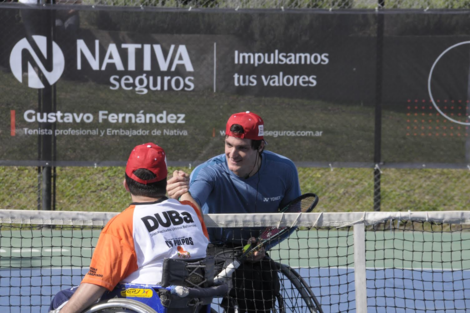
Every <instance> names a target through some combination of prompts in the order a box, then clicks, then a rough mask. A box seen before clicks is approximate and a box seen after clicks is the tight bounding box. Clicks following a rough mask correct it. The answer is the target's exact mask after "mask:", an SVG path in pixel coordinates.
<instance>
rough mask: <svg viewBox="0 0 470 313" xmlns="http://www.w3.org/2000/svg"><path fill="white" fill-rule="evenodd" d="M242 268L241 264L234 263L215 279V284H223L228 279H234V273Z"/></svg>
mask: <svg viewBox="0 0 470 313" xmlns="http://www.w3.org/2000/svg"><path fill="white" fill-rule="evenodd" d="M239 266H240V262H238V261H237V260H235V261H233V262H232V263H230V264H229V265H227V267H226V268H225V269H223V270H222V272H220V273H219V274H218V275H217V276H216V277H214V284H216V285H217V284H222V283H223V282H224V281H225V280H226V279H227V278H230V277H232V274H233V272H235V270H236V269H237V268H238V267H239Z"/></svg>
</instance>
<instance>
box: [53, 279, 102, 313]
mask: <svg viewBox="0 0 470 313" xmlns="http://www.w3.org/2000/svg"><path fill="white" fill-rule="evenodd" d="M105 291H106V288H104V287H101V286H98V285H93V284H81V285H80V286H79V287H78V289H77V291H75V293H74V294H73V296H72V298H70V300H69V302H67V304H66V305H65V306H64V307H63V308H62V310H60V313H80V312H82V311H83V310H85V309H86V308H87V307H89V306H90V305H92V304H93V303H95V302H96V300H98V299H99V298H100V297H101V296H102V295H103V294H104V292H105Z"/></svg>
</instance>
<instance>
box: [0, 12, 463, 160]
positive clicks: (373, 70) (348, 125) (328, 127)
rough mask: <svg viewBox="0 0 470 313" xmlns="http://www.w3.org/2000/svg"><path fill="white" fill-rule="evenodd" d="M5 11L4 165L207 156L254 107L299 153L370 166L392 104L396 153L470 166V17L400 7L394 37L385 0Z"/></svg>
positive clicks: (0, 132) (288, 151)
mask: <svg viewBox="0 0 470 313" xmlns="http://www.w3.org/2000/svg"><path fill="white" fill-rule="evenodd" d="M0 20H1V21H2V22H1V23H2V24H4V26H6V25H8V29H9V30H10V31H9V32H2V34H0V36H1V37H0V40H1V46H0V67H1V69H2V71H0V88H1V90H2V92H1V94H2V97H1V98H0V119H1V120H0V121H1V123H0V147H1V148H0V160H2V161H1V163H2V164H30V165H34V164H44V162H54V163H52V164H56V165H92V164H98V165H106V164H123V163H124V162H125V161H126V159H127V157H128V154H129V151H130V149H131V148H132V147H134V146H135V145H137V144H140V143H145V142H149V141H152V142H155V143H157V144H159V145H161V146H162V147H164V148H165V150H166V151H167V155H168V161H170V163H171V162H173V164H177V163H178V162H179V163H181V164H193V163H194V164H197V163H199V162H203V161H205V160H207V159H208V158H210V157H212V156H214V155H216V154H220V153H223V138H224V126H225V122H226V121H227V119H228V117H229V116H230V115H231V114H232V113H236V112H240V111H247V110H249V111H253V112H256V113H257V114H259V115H261V116H262V117H263V118H264V120H265V138H266V140H267V142H268V149H269V150H271V151H274V152H277V153H280V154H283V155H285V156H287V157H290V158H291V159H293V160H294V161H295V162H297V163H298V164H305V165H313V166H316V165H325V164H326V165H328V164H337V163H343V164H349V165H351V166H361V165H364V164H365V165H370V164H373V163H374V149H375V148H376V147H377V145H376V144H375V140H376V139H377V134H376V131H377V128H376V127H375V121H376V118H377V115H376V112H377V111H376V107H377V106H378V105H380V107H381V108H382V115H381V116H380V115H379V117H380V118H381V121H380V122H381V123H380V125H381V126H380V127H381V131H382V132H381V137H380V139H381V147H382V150H381V157H382V159H381V161H382V162H383V163H385V164H387V163H390V164H415V163H435V164H457V165H458V166H460V165H463V164H467V160H466V155H467V151H466V149H467V148H466V146H467V139H468V137H467V123H468V120H467V117H468V113H467V110H468V107H467V106H468V104H467V102H468V101H467V98H468V96H467V93H468V86H467V85H468V69H469V66H470V63H469V58H470V53H469V52H470V50H469V49H468V48H469V47H470V45H469V44H467V43H465V41H466V40H468V39H466V37H467V36H468V35H465V33H468V29H467V28H469V27H470V21H467V20H468V16H467V15H465V14H460V15H458V14H444V15H439V14H422V13H407V14H398V13H397V14H392V13H390V14H386V15H385V16H384V21H385V30H384V32H383V33H380V32H378V27H377V21H378V14H376V13H375V11H374V12H372V11H357V12H356V11H355V12H348V13H344V12H340V13H334V12H327V11H310V10H306V11H295V12H290V13H288V12H282V11H263V10H261V11H245V12H240V11H238V12H237V11H223V10H217V11H212V10H205V11H196V10H192V11H186V10H185V11H177V10H176V11H168V10H150V9H126V10H124V9H95V8H91V7H79V6H78V7H77V6H75V7H67V6H60V7H58V8H57V7H56V8H54V9H52V8H50V7H45V8H42V9H40V8H38V9H25V8H24V7H20V6H18V5H16V6H15V5H2V6H0ZM379 45H381V46H380V47H381V49H378V47H379ZM446 49H449V50H448V51H447V52H445V51H446ZM378 51H383V53H378ZM377 64H379V66H381V73H382V75H381V76H380V77H377V73H378V67H377ZM379 73H380V72H379ZM430 73H431V74H432V75H430ZM429 76H431V79H430V83H429V86H428V78H429ZM429 90H432V92H431V93H430V92H429ZM377 94H380V95H381V97H380V99H378V97H377ZM459 114H460V115H459ZM469 146H470V145H469ZM469 149H470V148H469ZM49 150H50V151H51V152H50V153H49V152H48V151H49ZM469 153H470V152H469ZM41 162H42V163H41Z"/></svg>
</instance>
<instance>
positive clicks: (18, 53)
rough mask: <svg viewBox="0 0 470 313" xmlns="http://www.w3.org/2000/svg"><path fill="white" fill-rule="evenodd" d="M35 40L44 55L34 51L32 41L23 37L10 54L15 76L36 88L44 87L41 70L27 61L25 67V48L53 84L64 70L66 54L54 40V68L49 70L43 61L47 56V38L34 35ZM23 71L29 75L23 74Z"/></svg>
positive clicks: (30, 86)
mask: <svg viewBox="0 0 470 313" xmlns="http://www.w3.org/2000/svg"><path fill="white" fill-rule="evenodd" d="M32 38H33V40H34V42H35V43H36V45H37V47H38V48H39V51H40V52H41V53H42V56H39V55H37V54H36V52H35V51H34V49H33V47H32V46H31V43H30V42H29V41H28V40H27V39H26V38H23V39H21V40H20V41H18V43H17V44H16V45H15V46H14V47H13V49H12V50H11V54H10V68H11V72H12V73H13V75H14V76H15V78H16V79H17V80H18V81H19V82H20V83H24V81H23V80H25V79H26V80H27V81H28V87H29V88H34V89H42V88H44V87H45V86H44V84H43V82H42V81H41V78H40V77H39V72H38V71H36V69H35V67H34V65H33V64H31V62H29V61H28V62H27V67H28V68H27V69H23V55H25V54H24V53H23V51H24V50H27V52H28V53H29V55H30V56H31V57H32V58H33V60H34V62H35V64H36V65H37V68H38V70H39V71H40V72H41V73H42V74H43V75H44V77H45V79H46V80H47V82H48V83H49V84H50V85H52V84H54V83H55V82H57V81H58V80H59V78H60V76H61V75H62V73H63V72H64V65H65V61H64V54H63V53H62V50H61V49H60V47H59V46H58V45H57V44H56V43H55V42H52V70H51V71H48V70H47V69H46V66H45V65H44V64H43V62H42V61H44V60H46V58H47V38H46V37H45V36H38V35H34V36H32ZM23 73H26V74H27V75H25V76H23Z"/></svg>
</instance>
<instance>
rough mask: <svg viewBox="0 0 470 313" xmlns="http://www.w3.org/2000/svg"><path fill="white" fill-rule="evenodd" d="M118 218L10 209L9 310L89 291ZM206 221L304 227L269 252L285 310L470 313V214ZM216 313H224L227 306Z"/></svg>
mask: <svg viewBox="0 0 470 313" xmlns="http://www.w3.org/2000/svg"><path fill="white" fill-rule="evenodd" d="M115 214H117V213H99V212H94V213H88V212H65V211H62V212H54V211H52V212H50V211H48V212H45V211H24V210H21V211H14V210H12V211H9V210H0V224H1V237H0V309H1V310H4V311H5V312H47V311H48V306H49V304H50V301H51V298H52V296H53V295H54V294H55V293H57V292H58V291H59V290H61V289H65V288H69V287H71V286H74V285H78V284H79V283H80V281H81V279H82V277H83V275H84V274H85V273H86V272H87V271H88V265H89V262H90V258H91V255H92V253H93V249H94V247H95V245H96V242H97V240H98V236H99V233H100V231H101V229H102V227H103V226H104V225H105V224H106V222H107V221H108V220H109V219H110V218H111V217H112V216H114V215H115ZM205 221H206V224H207V226H208V227H209V228H223V229H226V228H243V229H246V230H248V229H251V230H254V229H260V228H263V227H267V226H287V227H293V226H294V227H296V230H295V231H294V232H293V233H292V234H291V236H290V237H289V238H288V239H286V240H284V241H282V242H281V243H280V244H278V245H276V246H274V247H273V248H272V249H271V250H270V251H269V255H270V257H271V259H272V260H273V261H274V263H273V264H275V265H272V264H271V265H269V266H271V268H272V269H275V271H276V272H277V275H278V276H279V279H280V286H281V287H280V290H281V292H280V294H279V295H277V296H276V297H275V308H276V309H278V311H282V310H284V311H285V312H315V310H316V309H318V307H321V309H322V311H323V312H356V311H359V307H361V305H362V307H363V305H364V303H366V306H367V308H368V312H405V311H406V312H467V311H468V310H469V309H470V231H469V230H470V226H469V222H470V212H457V211H453V212H419V213H414V212H406V213H400V212H368V213H303V214H302V215H301V216H300V217H299V215H298V213H285V214H264V215H261V214H253V215H250V216H246V215H206V216H205ZM358 226H362V229H363V230H364V232H363V237H361V228H360V227H358ZM358 238H364V240H363V241H362V242H361V241H360V240H358ZM362 266H363V267H362ZM362 268H364V269H365V270H362ZM362 279H364V281H365V282H366V283H365V286H361V284H358V281H361V280H362ZM361 288H363V289H364V290H363V291H365V293H364V292H363V291H361V290H360V289H361ZM260 297H264V296H263V295H260ZM213 307H214V308H215V309H216V310H219V311H220V312H222V309H221V303H220V299H216V300H215V304H214V306H213Z"/></svg>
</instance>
